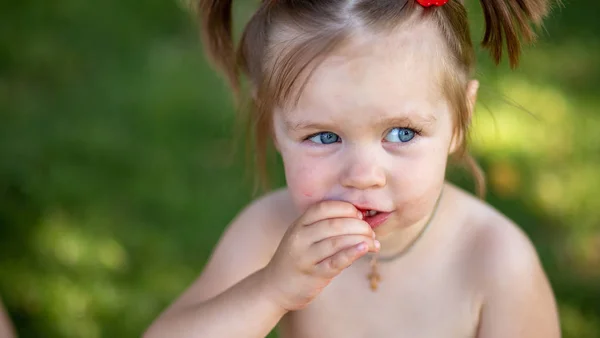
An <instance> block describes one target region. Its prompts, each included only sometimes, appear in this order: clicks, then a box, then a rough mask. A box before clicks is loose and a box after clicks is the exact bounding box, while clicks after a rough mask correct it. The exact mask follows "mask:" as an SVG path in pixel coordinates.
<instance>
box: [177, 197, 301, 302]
mask: <svg viewBox="0 0 600 338" xmlns="http://www.w3.org/2000/svg"><path fill="white" fill-rule="evenodd" d="M293 220H294V208H293V205H292V203H291V200H290V198H289V194H288V192H287V190H286V189H281V190H276V191H273V192H270V193H268V194H266V195H264V196H262V197H260V198H258V199H256V200H254V201H253V202H252V203H250V204H249V205H248V206H247V207H245V208H244V209H243V210H242V211H241V212H240V213H239V214H238V215H237V216H236V217H235V218H234V219H233V220H232V221H231V223H230V224H229V225H228V226H227V227H226V228H225V231H224V232H223V235H222V236H221V238H220V239H219V241H218V243H217V245H216V247H215V249H214V250H213V252H212V255H211V257H210V259H209V260H208V262H207V264H206V266H205V267H204V270H203V271H202V273H201V274H200V276H199V277H198V278H197V279H196V281H194V283H193V284H192V285H191V286H190V287H189V288H188V289H187V290H186V291H185V292H184V293H183V294H182V295H181V296H180V297H179V299H178V300H177V301H176V302H175V303H174V304H173V305H172V306H171V308H170V309H173V308H180V307H183V306H186V305H189V304H190V303H192V302H198V301H203V300H206V299H210V298H212V297H214V296H216V295H218V294H220V293H222V292H223V291H225V290H226V289H228V288H230V287H231V286H233V285H234V284H236V283H238V282H239V281H241V280H242V279H244V278H246V277H247V276H249V275H250V274H252V273H254V272H256V271H258V270H259V269H261V268H263V267H264V266H265V265H266V264H267V263H268V262H269V261H270V259H271V257H272V255H273V254H274V252H275V250H276V249H277V246H278V245H279V242H280V241H281V238H282V237H283V234H284V233H285V231H286V230H287V227H288V225H289V224H290V223H291V222H293ZM170 309H169V310H168V311H170Z"/></svg>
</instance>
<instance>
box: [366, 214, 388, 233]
mask: <svg viewBox="0 0 600 338" xmlns="http://www.w3.org/2000/svg"><path fill="white" fill-rule="evenodd" d="M391 214H392V213H391V212H378V213H377V215H375V216H367V217H364V218H363V221H365V222H367V223H368V224H369V226H370V227H371V229H375V228H377V227H378V226H380V225H381V224H383V223H385V221H387V220H388V218H390V215H391Z"/></svg>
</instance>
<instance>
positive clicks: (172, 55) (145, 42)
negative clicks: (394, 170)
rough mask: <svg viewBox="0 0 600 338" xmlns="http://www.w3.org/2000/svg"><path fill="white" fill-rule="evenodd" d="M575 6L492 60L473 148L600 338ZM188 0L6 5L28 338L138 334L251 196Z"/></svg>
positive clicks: (0, 152) (0, 169)
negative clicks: (503, 59)
mask: <svg viewBox="0 0 600 338" xmlns="http://www.w3.org/2000/svg"><path fill="white" fill-rule="evenodd" d="M564 2H565V7H564V8H563V9H559V10H558V11H556V12H555V13H554V14H553V17H552V18H551V20H550V21H549V22H548V23H547V25H546V27H545V31H544V32H543V33H542V38H541V40H540V41H539V42H538V43H537V46H536V47H535V48H528V49H527V50H526V54H525V57H524V59H523V63H522V67H521V68H520V69H518V70H516V71H512V72H510V71H509V70H508V67H507V66H506V65H505V64H504V65H502V66H501V67H499V68H494V67H492V66H491V63H490V61H489V58H487V57H486V55H485V53H484V52H481V53H480V54H481V55H480V68H479V72H478V77H479V78H480V79H481V81H482V83H483V86H482V92H481V95H480V104H479V107H478V111H477V114H476V117H475V125H474V130H473V135H472V146H473V150H474V152H475V153H476V155H477V157H478V159H479V160H480V161H481V163H482V164H483V167H484V168H485V170H486V172H487V173H488V179H489V188H490V194H489V196H488V200H489V202H490V203H491V204H492V205H494V206H495V207H497V208H498V209H500V210H501V211H502V212H504V213H505V214H506V215H507V216H508V217H510V218H512V219H514V220H515V221H516V222H517V223H518V224H520V225H521V226H522V227H523V229H524V230H525V231H526V232H527V233H528V234H529V235H530V237H531V239H532V241H533V242H534V243H535V245H536V248H537V249H538V252H539V253H540V256H541V259H542V262H543V264H544V267H545V269H546V271H547V272H548V274H549V277H550V280H551V282H552V285H553V287H554V290H555V292H556V295H557V298H558V301H559V305H560V311H561V321H562V325H563V331H564V336H565V337H567V338H568V337H578V338H584V337H599V336H600V169H599V168H600V134H599V133H598V132H597V130H599V129H600V115H599V114H598V113H597V112H598V111H599V110H600V98H599V97H598V88H599V87H600V86H599V85H600V63H599V62H598V60H599V59H600V36H598V34H597V33H598V32H599V31H600V23H599V22H598V20H597V18H596V14H595V13H598V12H600V5H599V4H598V2H593V1H589V0H580V1H577V2H575V1H573V2H571V1H564ZM185 4H186V2H184V1H179V2H176V1H158V0H147V1H144V2H143V3H141V2H139V1H132V0H119V1H116V0H107V1H102V2H93V3H92V2H85V1H83V2H82V1H73V0H64V1H46V2H39V1H37V2H33V1H28V0H22V1H3V2H1V3H0V15H1V20H0V31H1V32H2V34H0V113H1V115H0V117H1V119H2V120H1V123H0V296H1V297H2V298H3V301H4V303H5V305H6V306H7V308H8V310H9V312H10V315H11V316H12V318H13V320H14V322H15V324H16V327H17V329H18V331H19V334H20V336H21V337H90V338H93V337H101V336H102V337H130V336H139V335H140V333H141V332H142V331H143V330H144V329H145V327H147V325H149V323H150V322H151V321H152V320H153V319H154V318H155V317H156V316H157V315H158V313H159V312H160V311H161V310H162V309H163V308H164V307H165V306H167V304H169V303H170V302H171V301H172V300H173V299H174V298H175V297H176V296H177V295H178V294H179V293H180V292H181V291H182V290H183V289H184V288H185V287H186V286H187V285H189V283H191V282H192V280H193V279H194V278H195V277H196V276H197V274H198V273H199V272H200V271H201V269H202V267H203V265H204V264H205V262H206V260H207V258H208V256H209V254H210V251H211V250H212V248H213V246H214V245H215V243H216V241H217V239H218V237H219V236H220V234H221V232H222V230H223V228H224V226H225V225H226V224H227V223H228V222H229V221H230V220H231V218H232V217H233V216H234V215H235V214H236V213H237V212H238V211H239V210H240V208H242V207H243V206H244V205H245V204H246V203H247V202H248V201H249V200H250V198H251V189H250V188H251V184H250V182H249V181H248V180H246V179H245V178H244V177H245V176H244V175H243V174H242V173H243V172H244V170H243V168H242V166H243V162H242V161H241V160H240V158H241V157H242V156H237V157H235V156H232V153H231V152H230V151H229V149H230V147H229V146H230V145H231V142H230V141H231V140H232V139H233V136H234V135H233V133H232V128H231V127H232V121H233V109H232V105H231V101H230V95H229V92H228V90H227V88H226V87H225V85H224V83H223V82H222V81H221V80H220V79H219V77H218V76H217V75H216V74H215V73H214V72H212V71H211V70H210V68H209V67H208V65H207V64H206V61H205V59H204V58H203V56H202V53H201V49H200V45H199V43H198V38H197V32H196V27H195V24H194V22H193V20H192V19H191V15H190V13H189V11H187V8H186V7H187V6H186V5H185ZM251 6H252V3H250V2H243V3H242V4H241V6H239V11H240V16H241V17H247V14H248V13H249V10H250V9H251ZM473 6H475V4H472V5H471V13H473V14H472V19H473V22H474V26H473V31H474V34H475V37H476V38H478V37H479V36H480V33H481V30H482V28H481V27H482V26H481V17H480V14H479V13H478V12H479V11H478V10H477V9H476V8H475V7H473ZM476 13H477V14H476ZM507 101H509V102H510V101H514V102H516V103H518V104H520V105H522V106H523V107H525V109H524V110H523V109H518V108H517V105H515V104H512V105H511V104H509V103H507ZM279 177H281V173H279ZM450 177H452V178H453V179H454V180H455V181H457V182H459V183H460V184H461V185H463V186H466V187H470V181H469V180H468V179H467V178H466V176H465V174H464V173H462V172H460V171H452V172H451V173H450ZM280 183H281V180H280Z"/></svg>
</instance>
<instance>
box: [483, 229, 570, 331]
mask: <svg viewBox="0 0 600 338" xmlns="http://www.w3.org/2000/svg"><path fill="white" fill-rule="evenodd" d="M514 230H516V229H514V228H512V226H511V229H510V231H508V232H509V233H508V234H506V233H497V234H495V235H496V238H495V239H494V240H493V241H489V242H491V243H488V244H490V245H489V246H488V248H490V249H489V251H490V252H488V253H487V254H486V256H487V259H486V261H487V269H485V270H486V277H485V278H484V290H485V291H484V293H485V296H484V297H485V299H484V304H483V307H482V310H481V317H480V323H479V331H478V334H477V337H478V338H503V337H514V338H525V337H527V338H558V337H560V326H559V320H558V314H557V309H556V303H555V300H554V295H553V293H552V289H551V287H550V283H549V282H548V279H547V278H546V275H545V274H544V271H543V269H542V266H541V264H540V262H539V259H538V257H537V254H536V252H535V249H534V247H533V246H532V245H531V243H530V242H529V239H527V238H526V237H525V235H524V234H522V233H521V232H520V231H514Z"/></svg>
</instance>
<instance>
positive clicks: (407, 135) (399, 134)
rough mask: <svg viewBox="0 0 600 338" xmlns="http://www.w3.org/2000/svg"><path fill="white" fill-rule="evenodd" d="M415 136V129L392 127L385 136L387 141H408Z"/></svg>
mask: <svg viewBox="0 0 600 338" xmlns="http://www.w3.org/2000/svg"><path fill="white" fill-rule="evenodd" d="M414 137H415V131H414V130H412V129H410V128H394V129H392V130H390V132H389V133H388V134H387V135H386V136H385V140H386V141H388V142H395V143H398V142H402V143H405V142H408V141H410V140H412V139H413V138H414Z"/></svg>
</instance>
